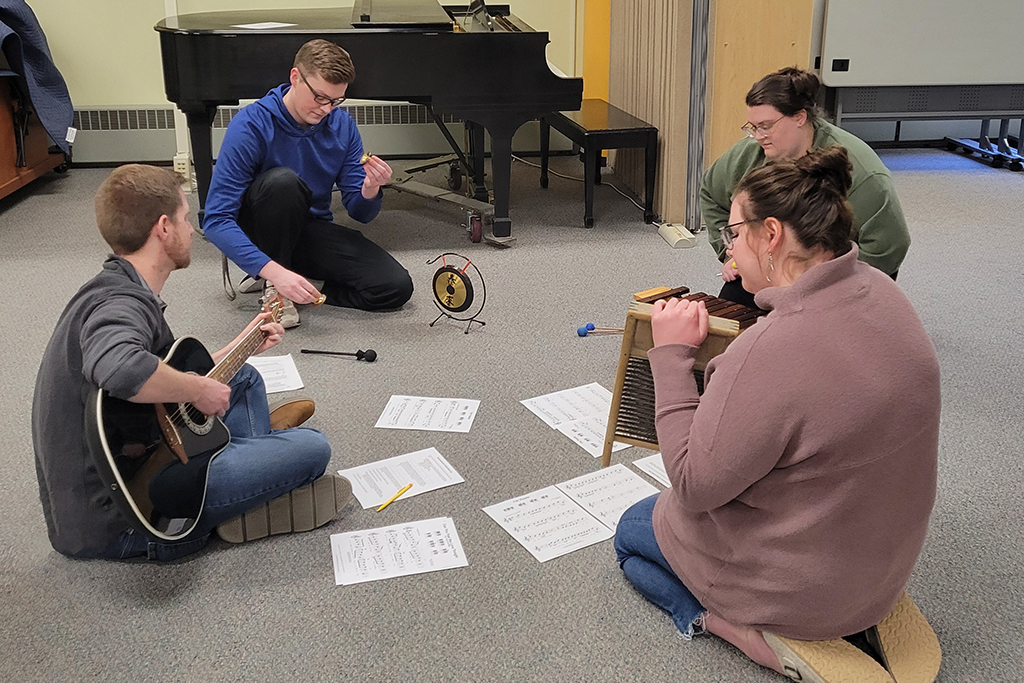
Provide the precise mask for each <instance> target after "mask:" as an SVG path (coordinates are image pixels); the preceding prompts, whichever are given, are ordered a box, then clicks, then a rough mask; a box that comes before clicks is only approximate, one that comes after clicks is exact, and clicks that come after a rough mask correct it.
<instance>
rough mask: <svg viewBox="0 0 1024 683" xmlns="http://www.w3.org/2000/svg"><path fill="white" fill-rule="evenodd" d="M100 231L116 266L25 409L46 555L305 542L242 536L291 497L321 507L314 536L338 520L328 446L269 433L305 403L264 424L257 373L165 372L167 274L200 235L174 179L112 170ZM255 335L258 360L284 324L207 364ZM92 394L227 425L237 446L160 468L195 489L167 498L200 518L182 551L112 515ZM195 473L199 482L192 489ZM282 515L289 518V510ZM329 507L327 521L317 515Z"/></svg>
mask: <svg viewBox="0 0 1024 683" xmlns="http://www.w3.org/2000/svg"><path fill="white" fill-rule="evenodd" d="M96 219H97V223H98V225H99V229H100V233H101V234H102V235H103V238H104V240H106V242H107V244H109V245H110V248H111V250H112V251H113V252H114V253H113V255H112V256H110V257H109V258H108V259H107V261H106V262H105V263H104V264H103V270H102V271H101V272H100V274H99V275H97V276H96V277H94V278H93V279H92V280H90V281H89V282H88V283H86V284H85V285H84V286H83V287H82V288H81V289H80V290H79V291H78V292H77V293H76V294H75V296H74V297H73V298H72V299H71V301H70V303H68V305H67V307H66V308H65V309H64V312H63V313H62V314H61V317H60V319H59V320H58V322H57V327H56V329H55V330H54V333H53V336H52V337H51V339H50V342H49V344H48V345H47V347H46V350H45V352H44V353H43V359H42V363H41V366H40V368H39V375H38V377H37V379H36V390H35V396H34V400H33V405H32V438H33V444H34V449H35V462H36V473H37V476H38V479H39V493H40V499H41V501H42V505H43V514H44V516H45V518H46V525H47V531H48V533H49V537H50V542H51V544H52V545H53V547H54V549H56V550H57V551H58V552H61V553H63V554H65V555H69V556H73V557H106V558H125V557H133V556H139V555H147V556H148V557H149V558H150V559H154V560H171V559H175V558H177V557H181V556H182V555H185V554H188V553H190V552H194V551H195V550H198V549H199V548H201V547H202V546H203V545H205V543H206V541H207V540H208V539H209V536H210V534H211V532H212V531H213V529H214V528H218V530H219V532H220V536H221V537H222V538H223V539H224V540H228V541H234V542H240V541H243V540H251V539H253V538H257V537H260V536H266V535H269V533H280V532H281V531H291V530H299V529H292V527H291V526H290V525H289V526H288V528H282V527H281V526H280V525H277V524H274V523H272V524H270V525H269V527H268V528H267V529H265V530H264V531H263V532H262V533H260V532H259V531H257V530H255V529H254V528H247V527H246V520H247V519H249V518H250V517H251V516H252V515H253V514H254V513H253V511H254V510H255V515H256V516H259V512H261V510H259V509H258V508H260V507H261V506H266V507H267V510H271V509H281V507H282V506H281V504H280V503H277V504H276V505H271V501H275V500H276V499H279V498H283V497H288V501H289V503H290V501H291V496H292V495H294V494H295V493H297V491H294V490H296V489H299V487H308V488H309V489H310V490H309V491H308V492H307V493H309V494H310V495H312V496H314V497H316V498H318V499H323V501H321V502H322V503H324V507H323V508H317V509H318V518H317V519H316V520H315V523H314V524H313V525H312V526H320V525H322V524H324V523H326V522H327V521H328V520H329V519H331V518H333V516H334V515H335V514H337V511H338V509H339V508H340V507H341V506H343V505H345V504H347V502H348V501H349V499H350V498H351V486H350V485H349V483H348V482H347V481H346V480H344V479H342V478H341V477H338V476H337V475H327V476H323V475H324V470H325V469H326V467H327V463H328V461H329V460H330V457H331V449H330V446H329V445H328V444H327V439H326V437H325V436H324V435H323V434H322V433H320V432H319V431H317V430H314V429H308V428H292V429H283V430H274V429H272V427H275V426H277V427H286V426H294V425H296V424H298V423H299V422H301V421H303V420H304V419H305V418H307V417H308V416H309V415H311V414H312V402H304V404H303V405H297V404H295V403H292V404H291V405H290V406H288V408H290V409H291V411H292V412H294V411H295V410H299V411H301V413H302V414H301V415H295V414H292V415H285V414H277V413H275V415H274V417H273V418H272V417H271V415H270V411H269V408H268V405H267V398H266V390H265V387H264V385H263V382H262V379H261V378H260V376H259V373H257V372H256V371H255V369H254V368H253V367H252V366H250V365H242V366H241V369H240V370H238V372H237V373H235V374H234V376H233V377H231V378H228V379H225V382H226V383H222V382H220V381H218V380H216V379H214V378H213V377H209V376H205V375H202V374H191V373H186V372H180V371H178V370H176V369H174V368H173V367H171V366H170V365H169V364H167V363H164V362H161V358H163V356H164V354H165V353H166V352H167V351H168V349H169V348H170V347H171V345H172V343H173V342H174V336H173V335H172V333H171V330H170V328H169V327H168V325H167V322H166V320H165V319H164V308H165V304H164V302H163V301H161V299H160V291H161V289H162V288H163V286H164V283H165V282H166V281H167V278H168V276H169V275H170V274H171V272H173V271H174V270H178V269H180V268H185V267H187V266H188V264H189V261H190V259H191V245H192V234H193V232H194V230H193V228H192V225H191V223H190V222H189V219H188V204H187V203H186V201H185V197H184V195H183V194H182V192H181V189H180V187H179V185H178V181H177V178H176V177H175V176H174V175H173V174H172V173H170V172H169V171H167V170H165V169H159V168H155V167H152V166H142V165H136V164H133V165H128V166H122V167H120V168H117V169H115V170H114V171H113V172H112V173H111V174H110V176H109V177H108V178H107V179H106V180H105V181H104V183H103V184H102V186H101V187H100V189H99V191H98V192H97V194H96ZM257 326H259V327H260V329H261V330H262V331H263V333H264V335H265V338H264V339H263V341H262V343H261V344H259V346H258V348H256V349H255V353H260V352H262V351H265V350H266V349H268V348H270V347H272V346H274V345H276V344H277V343H278V342H279V341H280V340H281V337H282V335H283V334H284V329H283V328H282V327H281V325H280V324H279V323H277V322H274V321H272V320H271V319H269V314H267V313H261V314H260V315H259V316H257V317H256V318H255V319H254V320H253V321H252V322H250V323H249V325H248V326H247V327H246V329H245V330H244V331H243V332H242V333H241V334H240V335H239V336H238V337H237V338H236V339H235V340H234V341H232V342H231V343H230V344H228V345H227V346H226V347H224V348H223V349H221V350H219V351H216V352H214V353H212V354H211V356H212V358H213V360H214V362H219V361H220V360H222V359H223V358H224V357H225V356H227V355H228V353H229V352H230V351H231V349H232V348H234V347H235V345H236V344H238V343H239V342H240V341H242V339H243V338H244V337H245V335H247V334H248V333H249V332H250V331H252V330H253V329H254V328H255V327H257ZM97 388H100V389H103V390H104V392H106V394H108V395H109V396H111V397H114V398H115V399H120V400H123V401H128V402H131V403H138V404H163V403H191V404H192V405H193V406H194V407H195V409H196V410H198V411H200V412H202V413H203V414H205V415H208V416H218V417H221V418H223V422H224V425H225V426H226V427H227V428H228V431H229V432H230V433H231V440H230V442H229V443H228V445H227V446H225V447H224V448H223V449H222V450H220V451H219V452H217V453H216V454H215V455H213V454H204V456H205V461H203V460H202V458H191V459H189V463H179V462H173V463H171V464H168V465H166V466H165V468H164V470H162V471H161V472H160V474H158V475H157V477H163V478H164V481H168V482H189V481H191V482H192V484H191V485H183V486H182V487H181V488H180V489H172V490H171V491H170V494H171V497H172V498H174V499H177V500H182V499H191V500H194V501H195V507H196V509H198V510H201V513H200V514H199V515H198V517H197V519H196V520H195V521H196V524H195V529H194V531H193V532H191V533H189V534H188V535H187V537H188V540H187V541H185V542H178V543H173V542H165V541H167V539H160V538H157V537H154V536H153V535H152V534H145V533H141V532H140V530H139V529H141V528H143V526H142V525H140V524H139V523H138V522H137V521H136V522H135V523H134V524H133V523H130V522H129V520H128V519H127V518H126V517H125V516H124V515H123V514H122V513H121V511H120V510H119V509H118V506H117V505H115V501H114V500H113V498H112V492H111V491H110V490H108V489H107V488H106V486H104V484H103V482H102V481H101V479H100V475H99V470H98V468H97V462H96V460H95V459H94V457H93V454H92V451H94V450H95V446H94V447H93V448H90V447H89V445H88V443H89V442H88V439H87V434H88V429H87V422H88V421H89V420H91V419H92V420H95V419H96V418H95V416H94V415H88V414H86V402H87V399H88V398H89V396H90V395H92V394H94V393H95V391H96V389H97ZM282 420H287V421H288V422H290V424H282V423H281V421H282ZM197 468H201V470H202V471H201V472H199V476H192V475H195V474H196V470H197ZM151 491H152V489H151ZM328 502H329V504H327V503H328ZM285 507H286V508H288V511H289V512H290V507H291V506H290V504H289V505H288V506H285ZM328 507H329V508H330V510H331V511H333V513H334V514H330V515H329V516H325V515H323V514H319V513H320V511H321V510H322V509H327V508H328ZM247 512H248V513H250V515H249V516H248V517H247V516H246V515H245V513H247ZM167 516H168V517H173V516H174V515H167ZM271 521H272V522H273V521H274V520H273V519H272V520H271ZM250 526H252V525H250ZM307 527H308V528H312V527H311V526H308V525H307ZM270 529H273V531H270Z"/></svg>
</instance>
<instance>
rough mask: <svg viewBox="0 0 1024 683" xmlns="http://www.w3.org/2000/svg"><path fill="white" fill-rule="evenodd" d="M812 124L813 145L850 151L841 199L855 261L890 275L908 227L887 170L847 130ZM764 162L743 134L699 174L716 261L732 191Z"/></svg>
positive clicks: (905, 241)
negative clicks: (849, 177) (848, 213)
mask: <svg viewBox="0 0 1024 683" xmlns="http://www.w3.org/2000/svg"><path fill="white" fill-rule="evenodd" d="M814 127H815V130H814V142H813V143H812V145H811V146H812V147H813V148H815V149H817V148H820V147H828V146H830V145H839V146H841V147H845V148H846V151H847V153H848V154H849V156H850V163H851V164H852V166H853V186H852V187H851V188H850V193H849V195H848V197H847V199H848V200H849V202H850V208H851V209H852V210H853V232H854V240H855V241H856V242H857V246H858V247H859V249H860V257H859V258H860V260H861V261H864V262H865V263H867V264H869V265H872V266H874V267H875V268H878V269H879V270H881V271H882V272H883V273H886V274H888V275H892V274H893V273H895V272H896V271H897V270H899V267H900V264H901V263H902V262H903V259H904V257H905V256H906V255H907V249H908V248H909V247H910V232H909V231H908V230H907V220H906V218H904V216H903V209H901V208H900V202H899V199H897V197H896V191H895V190H894V189H893V186H892V176H891V175H890V174H889V169H887V168H886V167H885V164H883V163H882V160H881V159H879V158H878V155H877V154H875V152H874V150H872V149H871V148H870V147H868V145H867V144H866V143H865V142H864V141H863V140H861V139H860V138H858V137H857V136H855V135H853V134H852V133H848V132H847V131H845V130H843V129H842V128H838V127H836V126H833V125H832V124H831V123H828V122H827V121H821V120H819V121H817V122H816V123H815V124H814ZM767 162H768V159H767V158H766V157H765V155H764V150H763V149H761V145H759V144H757V141H756V140H752V139H750V138H744V139H743V140H740V141H739V142H737V143H736V144H735V145H733V146H732V147H730V148H729V150H728V151H727V152H726V153H725V154H723V155H722V156H721V157H720V158H719V159H718V161H716V162H715V163H714V164H712V166H711V168H709V169H708V170H707V172H706V173H705V174H704V179H703V181H702V182H701V185H700V208H701V215H702V216H703V218H704V224H705V225H706V226H707V228H708V239H709V241H710V242H711V244H712V246H714V248H715V251H716V252H718V258H719V260H721V261H725V248H724V247H723V245H722V238H721V231H722V227H723V226H725V225H727V224H728V222H729V205H730V204H731V202H732V191H733V189H734V188H735V187H736V185H737V184H738V183H739V181H740V180H741V179H743V177H744V176H745V175H747V174H748V173H750V172H751V171H753V170H754V169H755V168H760V167H761V166H763V165H764V164H765V163H767Z"/></svg>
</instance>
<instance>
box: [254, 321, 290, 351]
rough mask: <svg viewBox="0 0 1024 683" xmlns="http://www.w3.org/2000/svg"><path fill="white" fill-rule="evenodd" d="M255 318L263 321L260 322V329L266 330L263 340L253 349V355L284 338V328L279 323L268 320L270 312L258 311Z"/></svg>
mask: <svg viewBox="0 0 1024 683" xmlns="http://www.w3.org/2000/svg"><path fill="white" fill-rule="evenodd" d="M257 320H260V321H263V322H262V323H261V324H260V329H261V330H263V331H264V332H266V334H267V338H266V339H264V340H263V343H262V344H260V346H259V348H258V349H256V350H255V351H253V355H256V354H260V353H263V352H264V351H266V350H267V349H272V348H274V347H275V346H277V345H278V344H280V343H281V339H282V338H284V328H283V327H281V323H275V322H273V321H271V320H270V313H269V312H267V313H260V315H259V316H258V317H257Z"/></svg>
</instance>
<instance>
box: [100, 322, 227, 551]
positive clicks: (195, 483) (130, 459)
mask: <svg viewBox="0 0 1024 683" xmlns="http://www.w3.org/2000/svg"><path fill="white" fill-rule="evenodd" d="M163 362H165V363H167V364H168V365H169V366H171V367H172V368H174V369H175V370H180V371H182V372H190V373H195V374H199V375H206V374H208V373H209V372H210V371H211V370H212V369H213V368H214V362H213V358H211V357H210V354H209V352H208V351H207V350H206V348H205V347H204V346H203V345H202V344H201V343H200V342H199V341H197V340H196V339H194V338H192V337H182V338H180V339H178V340H177V341H175V342H174V344H173V345H172V346H171V349H170V351H169V352H168V354H167V356H166V358H164V360H163ZM85 422H86V438H87V439H88V442H89V448H90V450H91V452H92V454H93V457H94V459H95V461H96V466H97V468H98V470H99V475H100V479H101V481H103V483H104V484H105V485H106V487H107V489H108V490H109V491H110V492H111V496H112V498H113V499H114V501H115V503H116V504H117V505H118V508H119V509H120V510H121V513H122V514H124V515H125V517H127V518H128V520H129V522H131V523H132V525H133V526H134V527H136V528H137V529H138V530H139V531H142V532H143V533H145V534H146V535H147V536H149V537H150V538H152V539H153V540H156V541H163V542H174V541H184V540H189V538H190V534H191V533H192V531H193V530H194V529H195V526H196V522H197V521H198V520H199V516H200V514H201V513H202V508H203V503H204V502H205V497H206V481H207V468H208V465H209V462H210V461H211V460H212V459H213V458H214V457H216V455H217V454H218V453H220V452H221V451H222V450H223V449H224V447H225V446H227V445H228V443H229V442H230V441H231V434H230V432H229V431H228V429H227V427H226V426H225V425H224V423H223V422H222V421H221V419H220V418H218V417H216V416H214V417H207V416H206V415H203V414H202V413H201V412H200V411H198V410H196V408H195V407H194V406H192V405H191V404H190V403H159V404H148V403H132V402H130V401H123V400H121V399H118V398H114V397H113V396H111V395H109V394H108V393H107V392H105V391H103V390H102V389H97V390H96V391H94V392H93V393H92V394H91V395H90V396H89V397H88V400H87V403H86V420H85ZM183 456H184V459H187V463H183V462H182V460H183ZM154 481H157V484H156V485H155V486H154ZM177 482H189V483H190V484H191V486H187V487H183V488H182V489H181V491H183V492H184V495H183V497H184V498H186V499H188V500H191V501H193V502H191V503H187V504H183V505H176V504H175V501H174V497H175V492H174V485H175V484H176V483H177ZM185 489H191V490H189V491H185ZM196 503H198V506H197V505H196ZM183 510H184V511H183Z"/></svg>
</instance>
